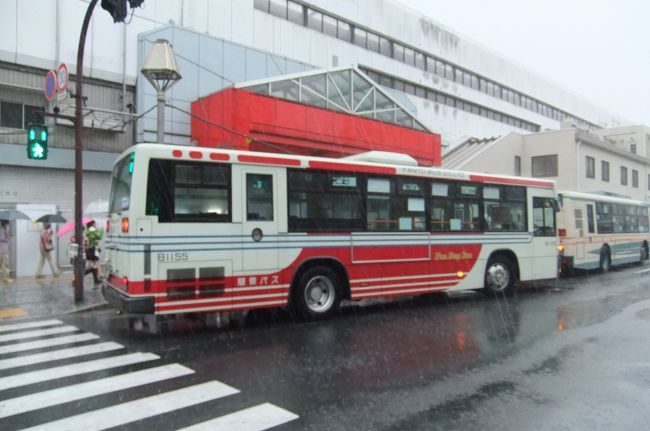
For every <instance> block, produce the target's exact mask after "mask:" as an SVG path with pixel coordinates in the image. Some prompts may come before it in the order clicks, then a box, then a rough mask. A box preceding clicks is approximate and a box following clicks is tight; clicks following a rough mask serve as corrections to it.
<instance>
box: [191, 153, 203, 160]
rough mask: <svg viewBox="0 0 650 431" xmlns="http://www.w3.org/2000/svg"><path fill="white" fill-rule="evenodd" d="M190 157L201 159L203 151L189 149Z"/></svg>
mask: <svg viewBox="0 0 650 431" xmlns="http://www.w3.org/2000/svg"><path fill="white" fill-rule="evenodd" d="M190 158H192V159H202V158H203V153H202V152H200V151H190Z"/></svg>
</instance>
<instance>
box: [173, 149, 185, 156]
mask: <svg viewBox="0 0 650 431" xmlns="http://www.w3.org/2000/svg"><path fill="white" fill-rule="evenodd" d="M172 156H174V157H183V152H182V151H181V150H174V151H172Z"/></svg>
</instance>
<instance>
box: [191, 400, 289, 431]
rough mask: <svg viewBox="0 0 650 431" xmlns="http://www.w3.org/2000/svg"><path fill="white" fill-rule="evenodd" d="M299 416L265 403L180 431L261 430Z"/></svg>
mask: <svg viewBox="0 0 650 431" xmlns="http://www.w3.org/2000/svg"><path fill="white" fill-rule="evenodd" d="M297 418H298V415H295V414H293V413H291V412H290V411H288V410H285V409H282V408H280V407H277V406H274V405H273V404H269V403H264V404H260V405H258V406H254V407H250V408H247V409H244V410H240V411H238V412H235V413H230V414H228V415H225V416H221V417H219V418H214V419H211V420H209V421H205V422H201V423H199V424H196V425H192V426H190V427H187V428H183V429H182V430H179V431H211V430H228V431H258V430H259V431H261V430H265V429H269V428H272V427H275V426H278V425H281V424H283V423H285V422H289V421H292V420H294V419H297Z"/></svg>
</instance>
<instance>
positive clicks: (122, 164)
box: [109, 153, 135, 214]
mask: <svg viewBox="0 0 650 431" xmlns="http://www.w3.org/2000/svg"><path fill="white" fill-rule="evenodd" d="M134 158H135V154H134V153H131V155H130V156H127V157H124V158H123V159H122V160H120V161H119V162H118V163H117V164H116V165H115V167H114V168H113V175H112V179H111V199H110V206H109V213H111V214H114V213H119V212H122V211H126V210H128V209H129V203H130V200H131V176H132V175H133V162H134Z"/></svg>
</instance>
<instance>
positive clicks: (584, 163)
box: [442, 128, 650, 201]
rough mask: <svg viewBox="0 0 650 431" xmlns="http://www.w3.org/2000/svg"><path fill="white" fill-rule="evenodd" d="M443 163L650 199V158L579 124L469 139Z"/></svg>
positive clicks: (566, 187) (580, 189)
mask: <svg viewBox="0 0 650 431" xmlns="http://www.w3.org/2000/svg"><path fill="white" fill-rule="evenodd" d="M637 129H638V128H635V129H634V131H636V130H637ZM600 133H608V130H603V131H600ZM626 136H627V134H626ZM625 139H626V142H627V138H625ZM643 151H645V147H644V150H643ZM442 165H443V166H444V167H445V168H448V169H459V170H466V171H473V172H483V173H492V174H504V175H515V176H520V175H521V176H525V177H536V178H545V179H551V180H555V181H556V182H557V188H558V190H571V191H577V192H586V193H594V192H595V193H600V192H606V193H613V194H616V195H620V196H626V197H629V198H632V199H636V200H640V201H647V200H649V199H650V160H649V159H648V158H647V157H645V156H644V155H641V154H635V153H633V152H631V151H630V150H629V149H628V148H625V149H622V148H620V147H619V146H617V145H613V144H612V142H611V141H608V140H606V139H603V138H601V137H600V136H598V135H597V134H595V133H591V132H587V131H584V130H580V129H575V128H569V129H563V130H555V131H548V132H542V133H533V134H528V135H522V134H519V133H514V132H513V133H509V134H507V135H505V136H503V137H499V138H493V139H483V140H468V141H467V142H465V143H463V144H462V145H459V146H457V147H456V148H454V149H453V150H451V151H450V152H449V153H447V154H446V155H445V156H444V157H443V160H442Z"/></svg>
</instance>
